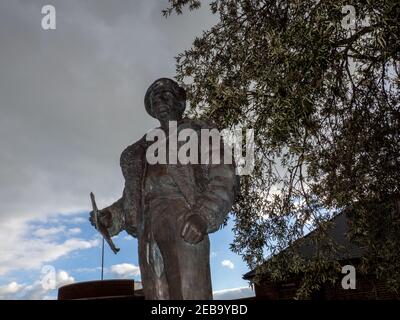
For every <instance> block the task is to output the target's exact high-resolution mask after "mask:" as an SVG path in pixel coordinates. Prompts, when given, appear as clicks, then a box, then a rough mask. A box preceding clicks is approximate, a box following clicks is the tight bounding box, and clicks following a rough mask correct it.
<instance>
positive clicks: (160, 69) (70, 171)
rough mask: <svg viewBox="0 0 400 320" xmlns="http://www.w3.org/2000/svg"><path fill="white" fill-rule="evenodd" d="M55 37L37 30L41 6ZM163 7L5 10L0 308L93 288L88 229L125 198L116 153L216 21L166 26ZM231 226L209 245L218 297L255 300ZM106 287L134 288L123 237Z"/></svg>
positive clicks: (1, 16) (171, 21)
mask: <svg viewBox="0 0 400 320" xmlns="http://www.w3.org/2000/svg"><path fill="white" fill-rule="evenodd" d="M47 4H51V5H53V6H54V7H55V8H56V30H47V31H45V30H43V29H42V27H41V20H42V18H43V15H42V13H41V10H42V7H43V6H44V5H47ZM166 6H167V1H166V0H165V1H164V0H163V1H146V0H114V1H109V0H85V1H78V0H46V1H38V0H2V1H1V2H0V72H1V74H0V150H1V151H0V299H53V298H54V297H55V296H56V290H51V287H52V286H50V287H49V286H43V281H42V280H43V278H44V277H46V276H47V275H48V274H49V273H48V271H49V270H51V272H52V274H54V279H55V281H56V285H57V286H60V285H63V284H66V283H71V282H74V281H85V280H93V279H98V278H99V276H100V271H99V264H100V238H99V236H98V235H97V234H96V232H95V230H93V228H92V227H91V226H90V225H89V223H88V221H87V215H88V211H89V210H90V199H89V193H90V192H91V191H93V192H94V193H95V194H96V199H97V203H98V206H99V207H100V208H102V207H104V206H106V205H108V204H110V203H112V202H113V201H115V200H116V199H118V198H119V197H120V195H121V192H122V188H123V177H122V174H121V171H120V168H119V157H120V153H121V151H122V150H123V149H124V148H125V147H126V146H127V145H129V144H132V143H133V142H134V141H136V140H137V139H139V138H140V137H141V136H142V135H143V134H144V133H145V132H146V131H147V130H149V129H151V128H153V127H154V126H156V125H157V123H156V121H155V120H153V119H151V118H150V117H149V116H148V115H147V114H146V113H145V110H144V106H143V96H144V93H145V90H146V89H147V87H148V86H149V84H151V83H152V82H153V81H154V80H155V79H157V78H160V77H173V76H174V73H175V61H174V56H176V55H177V54H178V53H179V52H182V51H183V50H184V49H186V48H188V47H189V46H190V44H191V42H192V40H193V38H194V36H196V35H199V34H201V32H202V30H203V29H207V28H208V27H209V26H210V25H212V24H213V23H214V22H215V17H213V16H211V15H210V14H209V12H208V9H207V8H204V10H203V9H202V10H200V11H196V12H193V13H190V14H186V15H184V16H172V17H170V18H168V19H165V18H164V17H163V16H162V15H161V10H162V9H163V8H165V7H166ZM231 227H232V223H230V224H229V225H228V227H227V228H225V229H224V230H222V231H220V232H219V233H217V234H213V235H211V242H212V244H211V267H212V277H213V289H214V291H215V297H216V298H224V297H225V298H232V297H236V296H247V295H252V292H251V290H250V289H249V288H248V284H247V282H245V281H243V280H242V279H241V276H242V275H243V274H244V273H245V272H247V271H248V270H247V268H246V266H245V265H244V263H243V262H242V261H241V258H240V257H239V256H237V255H235V254H233V253H232V252H230V251H229V243H230V242H231V241H232V239H233V235H232V232H231ZM115 242H116V243H117V246H120V247H121V252H120V253H119V254H118V255H117V256H114V255H113V254H112V253H111V252H110V251H109V250H107V252H106V261H105V266H106V270H105V271H106V273H105V276H106V278H135V279H137V280H140V272H139V270H138V267H137V265H138V260H137V253H136V250H137V242H136V240H135V239H133V238H131V237H128V236H127V234H125V233H121V234H120V235H119V236H118V237H117V238H116V239H115Z"/></svg>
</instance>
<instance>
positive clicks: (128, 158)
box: [120, 136, 147, 169]
mask: <svg viewBox="0 0 400 320" xmlns="http://www.w3.org/2000/svg"><path fill="white" fill-rule="evenodd" d="M146 146H147V143H146V136H143V137H142V138H141V139H139V140H138V141H136V142H135V143H133V144H131V145H130V146H128V147H126V148H125V150H124V151H122V153H121V157H120V165H121V168H122V169H124V168H127V167H129V166H131V165H133V164H136V163H137V162H139V161H141V159H142V155H143V152H144V151H145V150H146Z"/></svg>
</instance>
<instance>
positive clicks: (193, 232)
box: [90, 78, 238, 300]
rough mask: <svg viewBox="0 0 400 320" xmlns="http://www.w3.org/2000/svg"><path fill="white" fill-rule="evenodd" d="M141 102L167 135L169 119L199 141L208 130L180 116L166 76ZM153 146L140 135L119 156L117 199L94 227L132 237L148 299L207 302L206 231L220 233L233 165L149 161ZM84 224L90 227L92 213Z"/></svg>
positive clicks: (182, 97)
mask: <svg viewBox="0 0 400 320" xmlns="http://www.w3.org/2000/svg"><path fill="white" fill-rule="evenodd" d="M144 103H145V107H146V110H147V112H148V113H149V114H150V115H151V116H152V117H154V118H156V119H158V120H159V121H160V124H161V126H160V129H161V130H163V131H164V132H165V133H166V136H167V137H168V136H169V135H168V133H169V131H168V130H169V128H170V126H169V123H170V122H171V121H176V123H177V132H178V133H179V132H180V131H181V130H182V129H188V128H189V129H192V130H194V132H196V134H197V135H198V137H200V130H201V129H212V128H213V126H211V125H209V124H207V123H205V122H203V121H200V120H190V119H186V118H183V117H182V115H183V112H184V110H185V107H186V93H185V90H184V89H183V88H182V87H180V86H179V85H178V84H177V83H176V82H175V81H173V80H171V79H167V78H161V79H158V80H156V81H155V82H154V83H153V84H152V85H151V86H150V87H149V88H148V90H147V92H146V95H145V99H144ZM166 140H167V141H166V142H167V145H168V142H169V141H168V138H166ZM152 143H153V142H151V141H146V136H144V137H143V138H142V139H140V140H139V141H137V142H136V143H134V144H132V145H131V146H129V147H127V148H126V149H125V150H124V151H123V152H122V154H121V161H120V164H121V168H122V173H123V176H124V178H125V188H124V191H123V195H122V197H121V198H120V199H119V200H118V201H116V202H115V203H113V204H112V205H111V206H109V207H106V208H104V209H102V210H100V211H99V217H98V218H97V223H100V224H101V226H102V227H104V228H106V230H108V232H109V234H110V235H111V236H115V235H117V234H118V233H120V232H121V231H123V230H126V232H127V233H129V234H130V235H132V236H133V237H137V239H138V244H139V265H140V271H141V278H142V284H143V289H144V295H145V297H146V299H196V300H197V299H212V289H211V276H210V266H209V254H210V244H209V238H208V235H207V234H208V233H212V232H215V231H217V230H218V229H219V227H220V226H221V224H222V223H223V222H224V219H225V217H226V216H227V214H228V212H229V210H230V209H231V207H232V204H233V202H234V197H235V192H236V190H237V187H238V184H237V182H238V179H237V176H236V174H235V167H234V165H233V164H224V161H223V160H221V161H220V162H221V163H219V164H214V163H212V162H211V161H210V164H201V163H199V164H193V163H188V164H182V163H180V161H179V159H178V161H177V163H175V164H169V163H167V164H160V163H156V164H149V162H148V161H147V159H146V150H147V148H148V147H149V146H150V145H151V144H152ZM207 143H210V141H207ZM210 146H211V143H210ZM222 146H223V142H221V150H220V151H221V153H222V152H223V147H222ZM199 149H200V146H199ZM208 149H209V151H210V152H212V151H215V150H213V149H212V147H210V148H208ZM167 153H168V152H167ZM221 159H223V155H221ZM90 220H91V222H92V224H93V225H95V221H94V216H93V213H91V219H90Z"/></svg>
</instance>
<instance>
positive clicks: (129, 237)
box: [124, 235, 133, 241]
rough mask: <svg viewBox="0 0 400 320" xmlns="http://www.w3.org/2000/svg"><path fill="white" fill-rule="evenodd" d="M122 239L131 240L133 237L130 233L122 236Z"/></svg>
mask: <svg viewBox="0 0 400 320" xmlns="http://www.w3.org/2000/svg"><path fill="white" fill-rule="evenodd" d="M124 240H126V241H132V240H133V237H132V236H130V235H127V236H125V237H124Z"/></svg>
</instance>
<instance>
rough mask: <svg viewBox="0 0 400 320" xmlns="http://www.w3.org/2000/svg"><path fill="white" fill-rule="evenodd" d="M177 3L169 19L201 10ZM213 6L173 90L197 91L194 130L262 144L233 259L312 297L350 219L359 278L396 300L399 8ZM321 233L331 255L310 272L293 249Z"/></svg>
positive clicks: (331, 274)
mask: <svg viewBox="0 0 400 320" xmlns="http://www.w3.org/2000/svg"><path fill="white" fill-rule="evenodd" d="M169 3H170V7H169V8H167V9H166V10H165V11H164V15H166V16H169V15H170V14H171V13H173V12H175V13H177V14H181V13H182V12H183V10H184V8H185V7H186V6H188V7H189V9H190V10H193V9H197V8H198V7H200V4H201V1H198V0H169ZM209 5H210V9H211V12H212V13H213V14H215V15H218V16H219V21H218V23H217V24H216V25H215V26H213V27H212V28H211V29H210V30H208V31H205V32H204V33H203V34H202V35H201V36H200V37H197V38H196V39H195V40H194V42H193V45H192V47H191V48H190V49H188V50H186V51H185V52H183V53H181V54H179V55H178V56H177V58H176V60H177V79H178V80H179V81H180V82H181V83H185V82H186V83H187V82H189V83H188V84H187V88H188V91H189V95H188V96H189V101H190V105H191V107H190V111H189V115H190V116H197V117H205V118H211V119H212V120H213V121H214V122H215V123H216V124H217V125H218V126H219V127H220V128H221V129H222V128H229V127H232V126H240V127H243V128H254V130H255V144H256V148H255V155H256V163H255V170H254V172H253V173H252V174H251V175H249V176H242V177H241V190H240V195H239V197H238V200H237V204H236V205H235V207H234V210H233V215H234V218H235V227H234V232H235V240H234V243H233V244H232V245H231V249H232V250H233V251H235V252H237V253H239V254H241V255H242V256H243V258H244V260H245V261H246V262H247V263H248V265H249V267H250V268H254V267H256V266H259V265H264V266H265V268H266V269H267V270H268V271H269V272H270V274H272V275H273V277H274V278H275V279H282V278H285V277H286V276H288V274H290V273H298V272H304V274H305V275H306V276H305V277H304V278H303V283H302V286H301V288H300V290H299V292H298V295H299V297H307V296H309V294H310V293H311V292H312V290H314V289H318V288H319V287H320V286H321V285H322V284H324V283H326V282H328V281H331V282H335V281H336V280H335V279H337V272H339V269H338V268H339V266H338V264H337V262H334V261H332V259H329V257H331V256H332V255H333V254H334V252H335V250H338V248H337V245H336V244H334V243H330V242H329V241H328V240H327V237H326V234H325V232H324V231H325V230H326V228H327V226H328V225H329V219H330V218H331V217H332V216H334V215H335V214H338V213H339V212H342V211H343V210H350V209H349V208H351V212H352V217H353V219H354V223H353V224H352V228H351V232H350V234H349V236H351V237H352V239H353V240H354V241H358V242H359V243H360V245H362V246H366V247H367V248H368V254H367V255H366V257H365V258H364V260H363V263H362V265H361V270H362V271H363V272H369V273H374V274H375V275H376V276H378V277H380V278H384V279H385V280H387V282H388V283H389V284H390V287H391V289H393V290H397V292H398V293H399V292H400V253H399V252H400V250H399V249H398V248H399V247H400V236H399V235H400V210H399V206H400V200H399V199H400V135H399V131H400V103H399V85H400V80H399V72H400V63H399V58H400V41H399V36H400V25H399V22H398V21H399V16H400V2H399V1H396V0H366V1H361V0H354V1H351V0H346V1H340V0H339V1H338V0H326V1H315V0H314V1H313V0H304V1H288V0H237V1H233V0H214V1H211V2H210V3H209ZM396 208H397V209H396ZM315 228H318V230H321V231H320V232H318V240H317V241H318V242H319V243H324V244H326V245H321V246H320V248H319V254H317V255H316V257H315V258H314V259H312V260H307V261H306V260H304V259H302V258H301V257H300V256H299V255H298V254H297V253H296V243H297V242H296V240H297V239H299V238H300V237H301V236H303V235H304V234H306V233H307V232H309V231H310V230H312V229H315ZM322 239H325V240H324V241H323V242H321V240H322ZM289 246H290V248H289V249H287V248H288V247H289ZM284 249H286V250H284ZM279 252H284V253H285V254H279V255H278V253H279ZM286 253H287V254H286ZM267 257H273V258H272V259H271V260H268V263H266V258H267ZM265 268H261V270H264V271H265Z"/></svg>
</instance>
